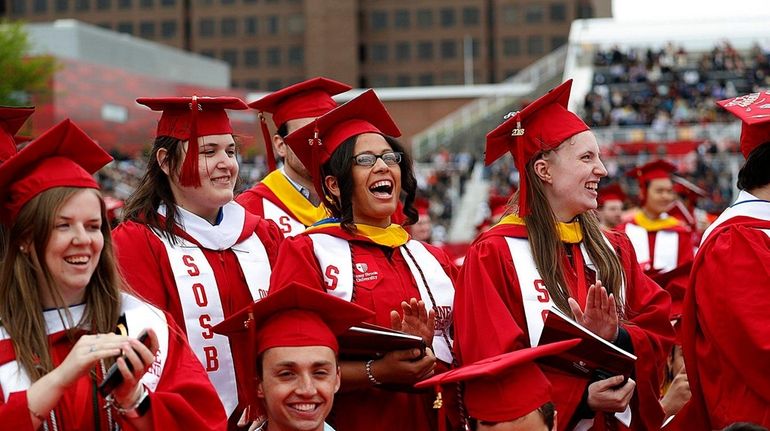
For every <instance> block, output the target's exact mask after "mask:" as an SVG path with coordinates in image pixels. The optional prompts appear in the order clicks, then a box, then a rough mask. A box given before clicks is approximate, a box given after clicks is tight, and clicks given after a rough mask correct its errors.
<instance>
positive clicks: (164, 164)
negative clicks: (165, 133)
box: [155, 148, 171, 176]
mask: <svg viewBox="0 0 770 431" xmlns="http://www.w3.org/2000/svg"><path fill="white" fill-rule="evenodd" d="M167 159H168V149H166V148H158V151H156V152H155V160H157V162H158V165H159V166H160V170H162V171H163V173H164V174H166V175H168V176H171V174H170V173H169V172H170V171H169V168H168V161H167Z"/></svg>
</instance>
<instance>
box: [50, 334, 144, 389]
mask: <svg viewBox="0 0 770 431" xmlns="http://www.w3.org/2000/svg"><path fill="white" fill-rule="evenodd" d="M128 340H129V337H126V336H123V335H117V334H96V335H83V336H82V337H80V339H79V340H78V341H77V342H76V343H75V345H74V346H72V350H70V352H69V354H68V355H67V357H66V358H64V361H62V363H61V364H59V366H58V367H56V368H55V369H54V370H53V371H51V373H50V374H51V377H54V378H55V381H56V383H57V385H58V386H59V387H60V388H61V389H67V388H68V387H70V386H71V385H72V384H73V383H74V382H75V381H77V380H78V379H79V378H80V377H81V376H83V375H84V374H87V373H88V372H89V371H90V370H91V368H93V366H94V364H96V362H98V361H99V360H101V359H107V358H112V357H115V356H118V355H120V351H121V348H122V345H123V343H126V342H127V341H128Z"/></svg>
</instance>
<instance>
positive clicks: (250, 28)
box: [243, 16, 259, 35]
mask: <svg viewBox="0 0 770 431" xmlns="http://www.w3.org/2000/svg"><path fill="white" fill-rule="evenodd" d="M243 26H244V33H246V34H247V35H255V34H257V30H258V29H259V26H258V25H257V17H255V16H247V17H246V18H245V19H244V20H243Z"/></svg>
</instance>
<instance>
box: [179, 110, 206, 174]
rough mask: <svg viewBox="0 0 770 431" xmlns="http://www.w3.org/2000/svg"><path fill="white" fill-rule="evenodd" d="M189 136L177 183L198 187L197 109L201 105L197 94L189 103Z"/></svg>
mask: <svg viewBox="0 0 770 431" xmlns="http://www.w3.org/2000/svg"><path fill="white" fill-rule="evenodd" d="M190 110H191V115H190V137H189V138H188V140H187V154H186V155H185V158H184V162H182V170H181V172H180V173H179V184H181V185H182V186H186V187H200V186H201V178H200V173H199V172H198V125H197V124H198V111H201V110H202V106H201V105H200V104H199V103H198V96H193V97H192V102H191V103H190Z"/></svg>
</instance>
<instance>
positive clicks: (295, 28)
mask: <svg viewBox="0 0 770 431" xmlns="http://www.w3.org/2000/svg"><path fill="white" fill-rule="evenodd" d="M286 32H287V33H289V34H302V33H304V32H305V17H304V16H302V14H298V13H297V14H293V15H289V16H288V17H287V18H286Z"/></svg>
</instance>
